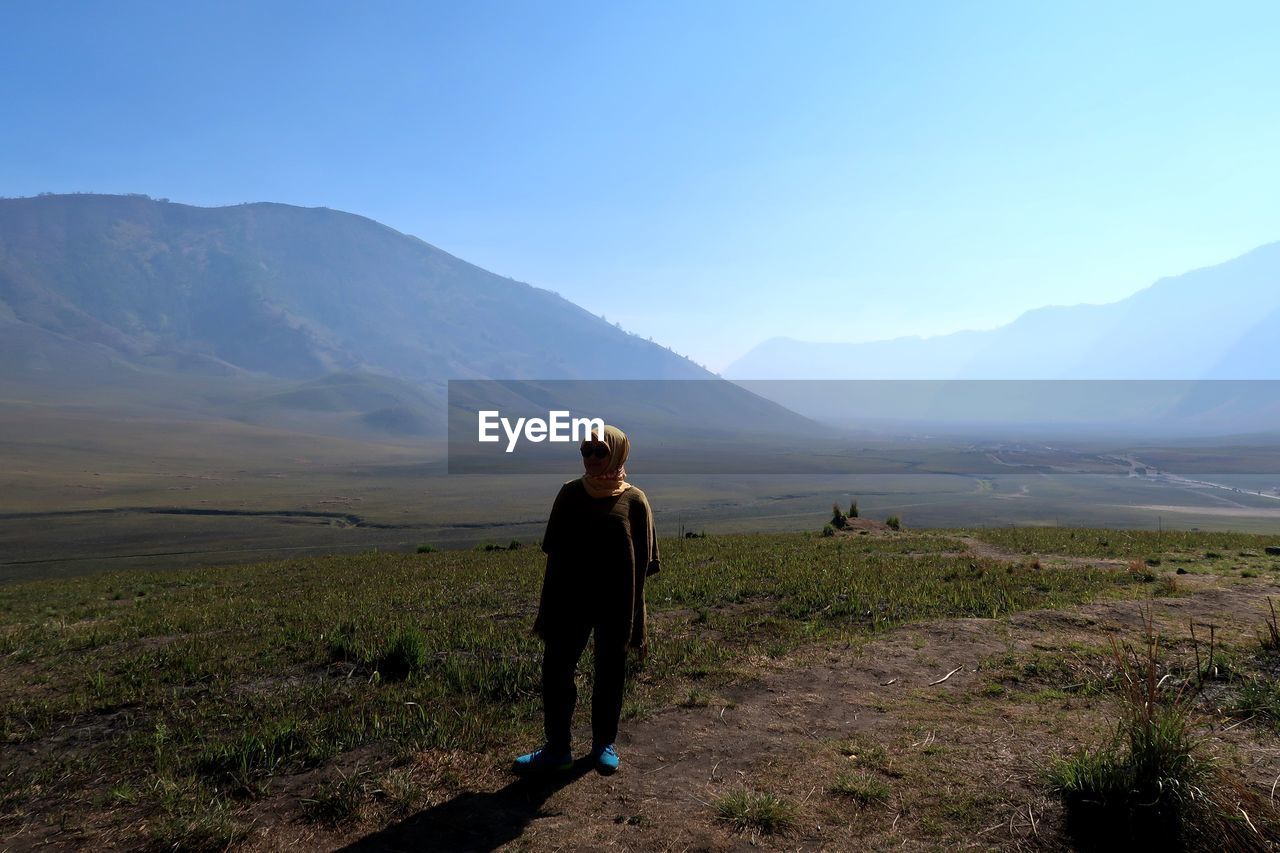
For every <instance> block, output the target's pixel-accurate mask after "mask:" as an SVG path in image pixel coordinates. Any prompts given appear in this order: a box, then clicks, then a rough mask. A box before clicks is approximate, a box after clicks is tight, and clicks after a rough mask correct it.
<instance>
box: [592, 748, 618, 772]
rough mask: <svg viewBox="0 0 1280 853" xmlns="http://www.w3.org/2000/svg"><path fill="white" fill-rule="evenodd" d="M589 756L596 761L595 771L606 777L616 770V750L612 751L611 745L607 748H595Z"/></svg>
mask: <svg viewBox="0 0 1280 853" xmlns="http://www.w3.org/2000/svg"><path fill="white" fill-rule="evenodd" d="M591 755H592V756H593V757H594V758H595V760H596V770H597V771H598V772H600V773H603V774H604V775H606V776H608V775H609V774H610V773H614V772H616V771H617V769H618V761H619V759H618V750H616V749H614V747H613V744H609V745H608V746H602V747H597V748H596V749H593V750H592V751H591Z"/></svg>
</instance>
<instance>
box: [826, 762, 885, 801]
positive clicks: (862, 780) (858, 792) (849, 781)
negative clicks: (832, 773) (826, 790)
mask: <svg viewBox="0 0 1280 853" xmlns="http://www.w3.org/2000/svg"><path fill="white" fill-rule="evenodd" d="M830 790H831V793H833V794H838V795H840V796H842V797H849V798H850V799H852V800H856V801H857V802H859V803H875V802H880V801H883V800H887V799H889V795H890V794H891V793H892V792H891V791H890V790H889V786H888V785H886V784H885V783H884V782H883V781H881V780H880V779H877V778H876V777H875V776H873V775H871V774H870V773H866V772H858V771H849V770H846V771H845V772H843V773H841V774H839V775H838V776H836V779H835V782H833V783H832V785H831V788H830Z"/></svg>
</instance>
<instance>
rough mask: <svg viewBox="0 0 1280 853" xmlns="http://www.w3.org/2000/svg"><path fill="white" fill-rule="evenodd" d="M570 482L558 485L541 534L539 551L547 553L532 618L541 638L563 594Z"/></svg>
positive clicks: (534, 628) (544, 636)
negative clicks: (557, 490) (536, 610)
mask: <svg viewBox="0 0 1280 853" xmlns="http://www.w3.org/2000/svg"><path fill="white" fill-rule="evenodd" d="M572 483H573V481H572V480H570V481H569V482H568V483H565V484H564V485H563V486H561V487H560V492H559V494H557V495H556V499H555V503H553V504H552V505H551V516H550V517H549V518H548V519H547V530H546V533H544V534H543V536H542V551H543V553H545V554H546V555H547V567H546V570H545V571H544V573H543V575H542V592H541V594H540V595H539V597H538V615H537V616H536V617H535V618H534V620H533V633H534V634H537V635H538V636H539V637H542V638H544V639H545V638H546V630H547V622H548V620H551V619H553V618H554V616H553V614H552V611H553V610H554V608H555V605H556V604H557V603H561V602H559V599H560V598H562V597H563V587H564V582H563V581H564V578H563V574H564V552H565V546H566V543H567V541H568V537H569V535H570V531H569V530H568V527H569V508H568V507H569V486H570V485H571V484H572Z"/></svg>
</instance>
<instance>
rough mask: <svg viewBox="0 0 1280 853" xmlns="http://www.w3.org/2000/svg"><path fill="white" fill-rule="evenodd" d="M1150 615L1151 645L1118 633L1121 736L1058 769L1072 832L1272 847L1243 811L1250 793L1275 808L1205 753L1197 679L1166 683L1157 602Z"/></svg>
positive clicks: (1162, 843) (1156, 842)
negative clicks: (1198, 724)
mask: <svg viewBox="0 0 1280 853" xmlns="http://www.w3.org/2000/svg"><path fill="white" fill-rule="evenodd" d="M1143 623H1144V630H1145V635H1146V636H1145V643H1144V647H1143V648H1142V649H1141V650H1135V649H1134V648H1132V647H1131V646H1128V645H1127V644H1126V645H1124V646H1121V645H1120V644H1119V643H1118V642H1117V641H1116V640H1115V638H1114V637H1112V638H1111V652H1112V657H1113V659H1114V661H1115V664H1116V668H1117V670H1118V672H1119V684H1120V713H1119V722H1118V724H1117V727H1116V732H1115V735H1114V737H1113V739H1112V741H1111V742H1110V743H1107V744H1105V745H1104V746H1102V747H1101V748H1099V749H1096V750H1093V751H1089V750H1082V751H1080V752H1078V753H1076V754H1075V755H1072V756H1070V757H1067V758H1065V759H1061V760H1059V761H1058V762H1057V763H1056V764H1054V765H1053V766H1052V767H1051V768H1050V769H1049V772H1048V779H1049V786H1050V788H1051V790H1053V791H1054V792H1055V793H1056V794H1058V795H1059V796H1060V797H1061V798H1062V800H1063V804H1064V806H1065V807H1066V813H1067V814H1066V817H1067V830H1068V832H1069V833H1070V834H1071V835H1072V836H1073V837H1074V840H1075V841H1076V842H1077V843H1080V844H1081V845H1083V846H1090V847H1091V846H1095V845H1105V846H1108V847H1112V846H1115V845H1117V844H1142V845H1147V846H1148V847H1149V848H1150V847H1155V848H1158V849H1185V848H1187V847H1188V846H1190V847H1195V848H1200V847H1203V848H1204V849H1223V850H1252V849H1264V847H1263V846H1262V845H1263V843H1264V842H1265V840H1266V838H1264V837H1263V836H1261V835H1260V834H1259V833H1258V830H1257V829H1256V827H1255V826H1254V825H1253V824H1252V822H1251V821H1250V820H1249V819H1247V818H1246V819H1244V820H1241V815H1247V814H1248V812H1247V811H1245V810H1244V808H1243V805H1244V804H1245V803H1246V801H1247V804H1248V805H1249V806H1250V807H1251V808H1252V809H1253V811H1254V814H1256V815H1259V816H1261V815H1263V814H1264V813H1265V814H1269V813H1272V812H1273V809H1272V808H1271V807H1270V805H1269V804H1267V803H1266V801H1265V800H1261V799H1260V798H1258V797H1257V796H1256V795H1253V794H1251V793H1250V792H1248V791H1247V790H1245V789H1243V788H1240V787H1239V786H1233V785H1232V784H1231V783H1229V782H1228V781H1226V777H1225V776H1224V775H1223V774H1222V773H1220V772H1219V771H1218V769H1217V768H1216V767H1214V765H1213V763H1212V761H1211V760H1210V759H1208V758H1207V757H1205V756H1204V754H1203V750H1202V745H1201V742H1200V740H1199V739H1198V738H1197V737H1196V735H1195V734H1194V724H1193V719H1192V701H1193V698H1194V697H1193V695H1192V694H1191V693H1190V692H1189V691H1188V689H1187V684H1189V683H1190V682H1187V683H1184V684H1182V685H1180V686H1177V687H1172V688H1165V687H1163V684H1164V681H1165V680H1167V675H1166V676H1161V675H1160V674H1159V671H1160V670H1161V669H1162V667H1161V664H1160V662H1159V658H1158V641H1157V639H1156V635H1155V630H1154V627H1153V624H1152V616H1151V614H1150V613H1149V612H1146V613H1144V614H1143ZM1224 794H1225V796H1224ZM1228 801H1230V803H1231V804H1230V805H1229V804H1228ZM1264 825H1267V824H1264ZM1267 831H1268V833H1269V834H1275V833H1280V830H1270V829H1268V830H1267Z"/></svg>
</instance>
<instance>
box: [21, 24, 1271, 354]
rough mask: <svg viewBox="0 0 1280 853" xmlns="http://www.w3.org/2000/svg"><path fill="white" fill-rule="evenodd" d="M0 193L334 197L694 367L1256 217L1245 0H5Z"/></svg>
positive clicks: (1151, 261) (858, 335)
mask: <svg viewBox="0 0 1280 853" xmlns="http://www.w3.org/2000/svg"><path fill="white" fill-rule="evenodd" d="M0 19H2V20H0V195H7V196H16V195H34V194H36V193H39V192H70V191H95V192H140V193H147V194H150V195H153V196H157V197H167V198H170V199H172V200H174V201H182V202H187V203H192V204H200V205H219V204H231V203H238V202H242V201H263V200H265V201H281V202H287V203H292V204H299V205H306V206H318V205H323V206H327V207H332V208H338V209H342V210H348V211H352V212H354V213H359V214H362V215H365V216H369V217H371V218H374V219H377V220H379V221H381V222H384V223H386V224H388V225H390V226H392V227H394V228H397V229H399V230H401V231H405V232H407V233H410V234H414V235H416V236H418V237H421V238H422V239H424V240H426V241H428V242H430V243H433V244H435V245H437V246H439V247H441V248H443V249H445V250H447V251H449V252H452V253H453V254H455V255H458V256H460V257H462V258H465V259H467V260H469V261H472V262H474V263H477V264H479V265H480V266H483V267H486V268H487V269H490V270H493V271H494V272H497V273H501V274H503V275H509V276H511V277H513V278H516V279H519V280H522V281H527V282H529V283H531V284H535V285H538V286H541V287H546V288H549V289H552V290H555V291H558V292H559V293H560V294H561V295H563V296H565V297H566V298H569V299H571V300H573V301H575V302H577V303H579V304H580V305H583V306H584V307H586V308H587V309H589V310H591V311H593V312H594V313H597V314H604V315H605V316H606V317H607V318H608V319H609V320H610V321H615V320H616V321H620V322H621V323H622V325H623V327H624V328H626V329H628V330H631V331H635V332H638V333H640V334H642V335H645V336H653V337H654V339H655V340H658V341H660V342H662V343H667V344H670V345H671V346H672V347H673V348H674V349H675V350H676V351H677V352H680V353H683V354H687V355H690V356H691V357H692V358H694V359H695V360H696V361H699V362H701V363H704V364H706V365H707V366H709V367H711V368H712V369H714V370H719V369H721V368H723V367H724V366H726V365H727V364H728V363H729V362H730V361H732V360H733V359H734V358H735V357H737V356H738V355H741V354H742V353H743V352H745V351H746V350H747V349H749V348H750V347H751V346H753V345H754V344H756V343H758V342H759V341H761V340H764V339H766V338H769V337H773V336H775V335H786V336H791V337H796V338H801V339H807V340H825V341H834V340H845V341H860V340H872V339H878V338H885V337H893V336H898V335H903V334H924V335H931V334H939V333H944V332H948V331H954V330H957V329H961V328H989V327H992V326H995V325H999V324H1001V323H1003V322H1007V321H1009V320H1011V319H1013V318H1014V317H1015V316H1016V315H1017V314H1019V313H1021V312H1022V311H1023V310H1026V309H1028V308H1033V307H1037V306H1041V305H1046V304H1076V303H1080V302H1105V301H1112V300H1114V299H1118V298H1121V297H1123V296H1126V295H1128V294H1129V293H1132V292H1134V291H1136V290H1138V289H1140V288H1142V287H1144V286H1146V285H1148V284H1150V283H1152V282H1153V281H1154V280H1155V279H1157V278H1159V277H1161V276H1164V275H1174V274H1177V273H1181V272H1184V271H1186V270H1188V269H1191V268H1194V267H1198V266H1206V265H1209V264H1213V263H1217V262H1219V261H1223V260H1227V259H1229V258H1231V257H1234V256H1236V255H1239V254H1241V253H1243V252H1244V251H1247V250H1248V249H1250V248H1253V247H1255V246H1257V245H1260V244H1263V243H1268V242H1272V241H1275V240H1280V203H1278V201H1277V200H1278V199H1280V156H1278V154H1277V152H1280V108H1278V105H1280V96H1278V93H1280V50H1278V49H1277V44H1280V4H1277V3H1274V2H1257V3H1243V4H1237V3H1222V2H1215V3H1194V4H1180V3H1176V2H1158V3H1137V2H1121V3H1116V2H1105V3H1076V2H1071V3H1066V2H1060V3H1053V4H1050V3H1039V2H1008V3H989V2H943V0H937V2H929V3H922V2H880V3H874V4H871V3H866V4H860V3H854V2H834V3H829V4H825V3H817V2H803V3H788V2H781V0H777V2H768V3H758V2H742V0H732V2H714V3H713V2H695V3H669V4H667V3H644V4H638V3H625V4H624V3H607V2H606V3H601V2H592V3H560V2H524V3H514V2H511V3H507V2H486V3H443V2H442V3H428V2H419V3H388V2H363V3H355V2H343V3H323V2H306V3H282V2H278V3H272V2H267V1H266V0H256V2H252V3H229V2H217V3H214V2H208V3H194V2H191V3H187V2H180V3H173V2H167V1H166V2H156V3H136V2H134V3H129V2H111V3H106V2H103V3H72V2H56V1H55V2H34V3H17V2H14V3H7V4H5V7H4V11H3V15H2V16H0Z"/></svg>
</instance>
